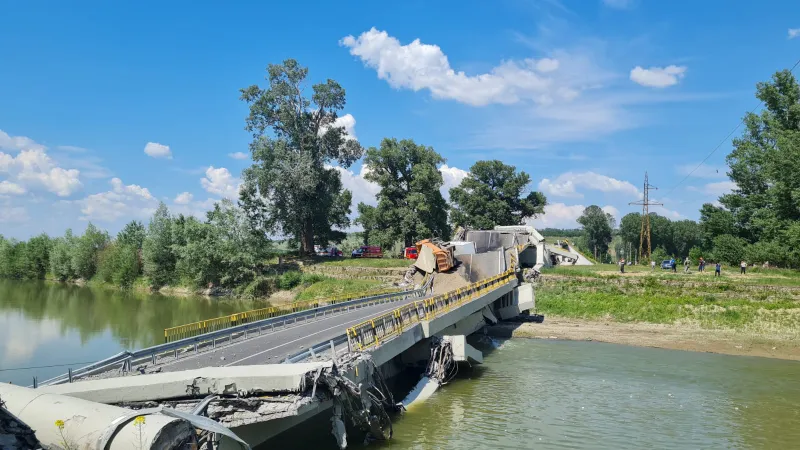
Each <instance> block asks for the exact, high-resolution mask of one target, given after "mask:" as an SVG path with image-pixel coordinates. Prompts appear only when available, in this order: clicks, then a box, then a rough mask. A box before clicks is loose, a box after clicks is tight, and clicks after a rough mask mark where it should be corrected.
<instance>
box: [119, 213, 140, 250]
mask: <svg viewBox="0 0 800 450" xmlns="http://www.w3.org/2000/svg"><path fill="white" fill-rule="evenodd" d="M146 235H147V230H146V229H145V227H144V225H142V222H139V221H137V220H132V221H130V222H128V223H127V224H126V225H125V227H124V228H122V230H120V232H119V233H117V242H118V243H120V244H122V245H129V246H131V247H133V248H136V249H141V248H142V245H143V244H144V237H145V236H146Z"/></svg>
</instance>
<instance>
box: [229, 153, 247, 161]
mask: <svg viewBox="0 0 800 450" xmlns="http://www.w3.org/2000/svg"><path fill="white" fill-rule="evenodd" d="M228 156H230V157H231V158H233V159H247V158H249V157H250V155H248V154H247V153H244V152H236V153H228Z"/></svg>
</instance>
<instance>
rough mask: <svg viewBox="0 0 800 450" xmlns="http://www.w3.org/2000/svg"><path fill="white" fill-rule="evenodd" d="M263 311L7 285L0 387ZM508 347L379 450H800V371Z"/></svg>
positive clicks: (401, 426) (613, 349) (749, 362)
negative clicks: (200, 323) (189, 326)
mask: <svg viewBox="0 0 800 450" xmlns="http://www.w3.org/2000/svg"><path fill="white" fill-rule="evenodd" d="M260 306H263V305H260V304H253V303H247V302H229V301H219V300H208V299H204V298H171V297H165V296H160V295H138V294H132V293H127V294H126V293H122V292H118V291H106V290H98V289H89V288H81V287H77V286H67V285H59V284H53V283H36V282H24V283H23V282H14V281H2V280H0V381H13V382H14V383H17V384H29V383H30V380H31V377H32V376H33V374H34V373H35V374H37V375H38V376H39V378H40V379H44V378H47V377H49V376H53V375H57V374H60V373H63V372H64V371H65V370H66V368H65V367H58V368H50V369H37V370H35V371H33V370H7V369H10V368H18V367H26V366H40V365H56V364H69V363H74V362H88V361H93V360H95V359H98V358H103V357H106V356H110V355H112V354H114V353H116V352H118V351H120V350H122V349H133V348H139V347H143V346H148V345H153V344H156V343H159V342H162V340H163V329H164V328H165V327H169V326H173V325H177V324H182V323H186V322H192V321H196V320H200V319H203V318H209V317H216V316H220V315H225V314H230V313H233V312H236V311H241V310H245V309H251V308H253V307H260ZM496 344H497V345H496V346H494V347H493V349H492V350H489V351H487V355H486V358H485V361H484V364H483V365H482V366H476V367H474V368H471V369H464V370H462V371H461V372H460V373H459V376H458V377H457V379H455V380H454V381H453V382H451V383H450V384H448V385H446V386H444V387H443V388H441V389H440V390H439V391H437V392H436V393H435V394H434V396H433V397H432V398H431V399H430V400H428V401H427V402H425V403H422V404H420V405H417V406H415V407H412V408H411V410H409V411H408V412H406V413H405V414H404V415H403V416H401V417H398V418H397V419H396V420H395V423H394V438H393V439H392V440H391V441H389V442H386V443H375V444H372V445H370V446H369V447H370V448H373V449H391V450H400V449H459V450H461V449H482V448H526V449H527V448H536V449H572V448H611V449H641V448H653V449H689V448H692V449H694V448H737V449H738V448H742V449H744V448H747V449H750V448H752V449H764V448H776V449H790V448H800V363H798V362H794V361H783V360H775V359H766V358H752V357H741V356H725V355H715V354H710V353H692V352H682V351H673V350H660V349H651V348H637V347H626V346H619V345H613V344H603V343H597V342H567V341H554V340H553V341H551V340H548V341H542V340H527V339H512V340H508V341H503V342H500V341H497V342H496ZM488 348H492V347H488ZM75 366H76V367H77V366H78V365H75ZM412 381H413V380H412ZM320 422H321V424H320V425H319V426H318V427H316V428H315V429H314V430H310V429H304V430H302V433H300V434H299V435H298V436H299V437H301V438H303V439H299V440H298V439H296V438H295V439H286V438H284V439H281V438H278V440H277V442H281V443H282V445H281V446H280V448H289V447H293V446H294V445H293V444H297V443H298V442H303V444H302V445H303V446H302V447H301V448H335V446H334V445H333V438H332V437H331V435H330V434H329V431H328V430H329V428H328V425H327V420H321V421H320ZM309 435H311V436H313V438H312V439H311V440H309V439H308V437H309ZM312 441H313V442H312ZM268 444H269V443H268ZM270 448H275V447H270ZM351 448H361V445H360V443H356V442H351Z"/></svg>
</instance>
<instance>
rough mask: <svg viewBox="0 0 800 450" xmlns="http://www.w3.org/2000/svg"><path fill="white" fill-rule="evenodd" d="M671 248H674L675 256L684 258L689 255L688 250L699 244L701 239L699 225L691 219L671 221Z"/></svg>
mask: <svg viewBox="0 0 800 450" xmlns="http://www.w3.org/2000/svg"><path fill="white" fill-rule="evenodd" d="M671 228H672V248H674V249H675V256H677V257H678V258H681V259H683V258H685V257H687V256H689V250H690V249H692V248H693V247H697V246H699V245H700V244H701V243H702V241H703V234H702V231H701V229H700V225H698V224H697V222H695V221H693V220H678V221H675V222H672V224H671Z"/></svg>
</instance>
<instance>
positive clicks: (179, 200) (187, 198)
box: [175, 192, 194, 205]
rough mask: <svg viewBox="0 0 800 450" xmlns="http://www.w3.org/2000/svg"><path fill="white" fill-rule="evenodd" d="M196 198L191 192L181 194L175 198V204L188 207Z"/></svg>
mask: <svg viewBox="0 0 800 450" xmlns="http://www.w3.org/2000/svg"><path fill="white" fill-rule="evenodd" d="M192 198H194V196H193V195H192V194H191V193H190V192H181V193H180V194H178V196H177V197H175V203H176V204H178V205H188V204H189V202H191V201H192Z"/></svg>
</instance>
